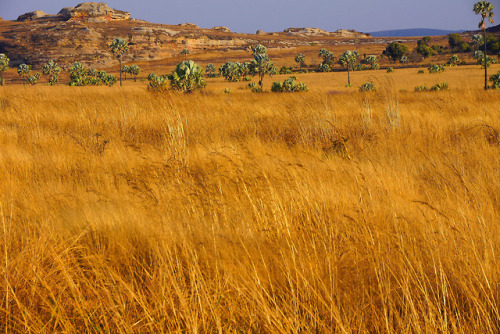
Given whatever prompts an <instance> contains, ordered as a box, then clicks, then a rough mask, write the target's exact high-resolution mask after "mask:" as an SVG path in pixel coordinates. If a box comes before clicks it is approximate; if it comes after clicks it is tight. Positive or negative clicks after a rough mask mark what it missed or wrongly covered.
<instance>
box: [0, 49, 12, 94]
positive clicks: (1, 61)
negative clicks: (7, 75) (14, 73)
mask: <svg viewBox="0 0 500 334" xmlns="http://www.w3.org/2000/svg"><path fill="white" fill-rule="evenodd" d="M9 61H10V59H9V58H8V57H7V56H6V55H4V54H3V53H0V86H3V84H4V80H3V72H5V71H7V70H8V69H9Z"/></svg>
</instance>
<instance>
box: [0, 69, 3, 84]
mask: <svg viewBox="0 0 500 334" xmlns="http://www.w3.org/2000/svg"><path fill="white" fill-rule="evenodd" d="M0 86H3V72H2V71H0Z"/></svg>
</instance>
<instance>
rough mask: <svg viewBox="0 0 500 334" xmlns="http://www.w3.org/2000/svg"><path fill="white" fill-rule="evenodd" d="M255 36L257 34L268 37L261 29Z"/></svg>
mask: <svg viewBox="0 0 500 334" xmlns="http://www.w3.org/2000/svg"><path fill="white" fill-rule="evenodd" d="M255 34H256V35H267V34H266V33H265V32H264V31H262V30H260V29H259V30H257V31H256V32H255Z"/></svg>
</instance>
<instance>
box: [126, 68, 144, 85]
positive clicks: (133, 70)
mask: <svg viewBox="0 0 500 334" xmlns="http://www.w3.org/2000/svg"><path fill="white" fill-rule="evenodd" d="M140 72H141V68H140V67H139V66H137V65H132V66H130V67H129V69H128V73H130V74H132V75H133V76H134V82H137V76H138V75H139V73H140Z"/></svg>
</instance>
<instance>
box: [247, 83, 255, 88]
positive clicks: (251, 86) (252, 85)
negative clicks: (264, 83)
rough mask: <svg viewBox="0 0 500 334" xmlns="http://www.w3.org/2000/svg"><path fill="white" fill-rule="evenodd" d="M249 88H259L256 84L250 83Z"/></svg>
mask: <svg viewBox="0 0 500 334" xmlns="http://www.w3.org/2000/svg"><path fill="white" fill-rule="evenodd" d="M247 87H248V88H250V89H253V88H255V87H257V84H256V83H255V82H249V83H248V85H247Z"/></svg>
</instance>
